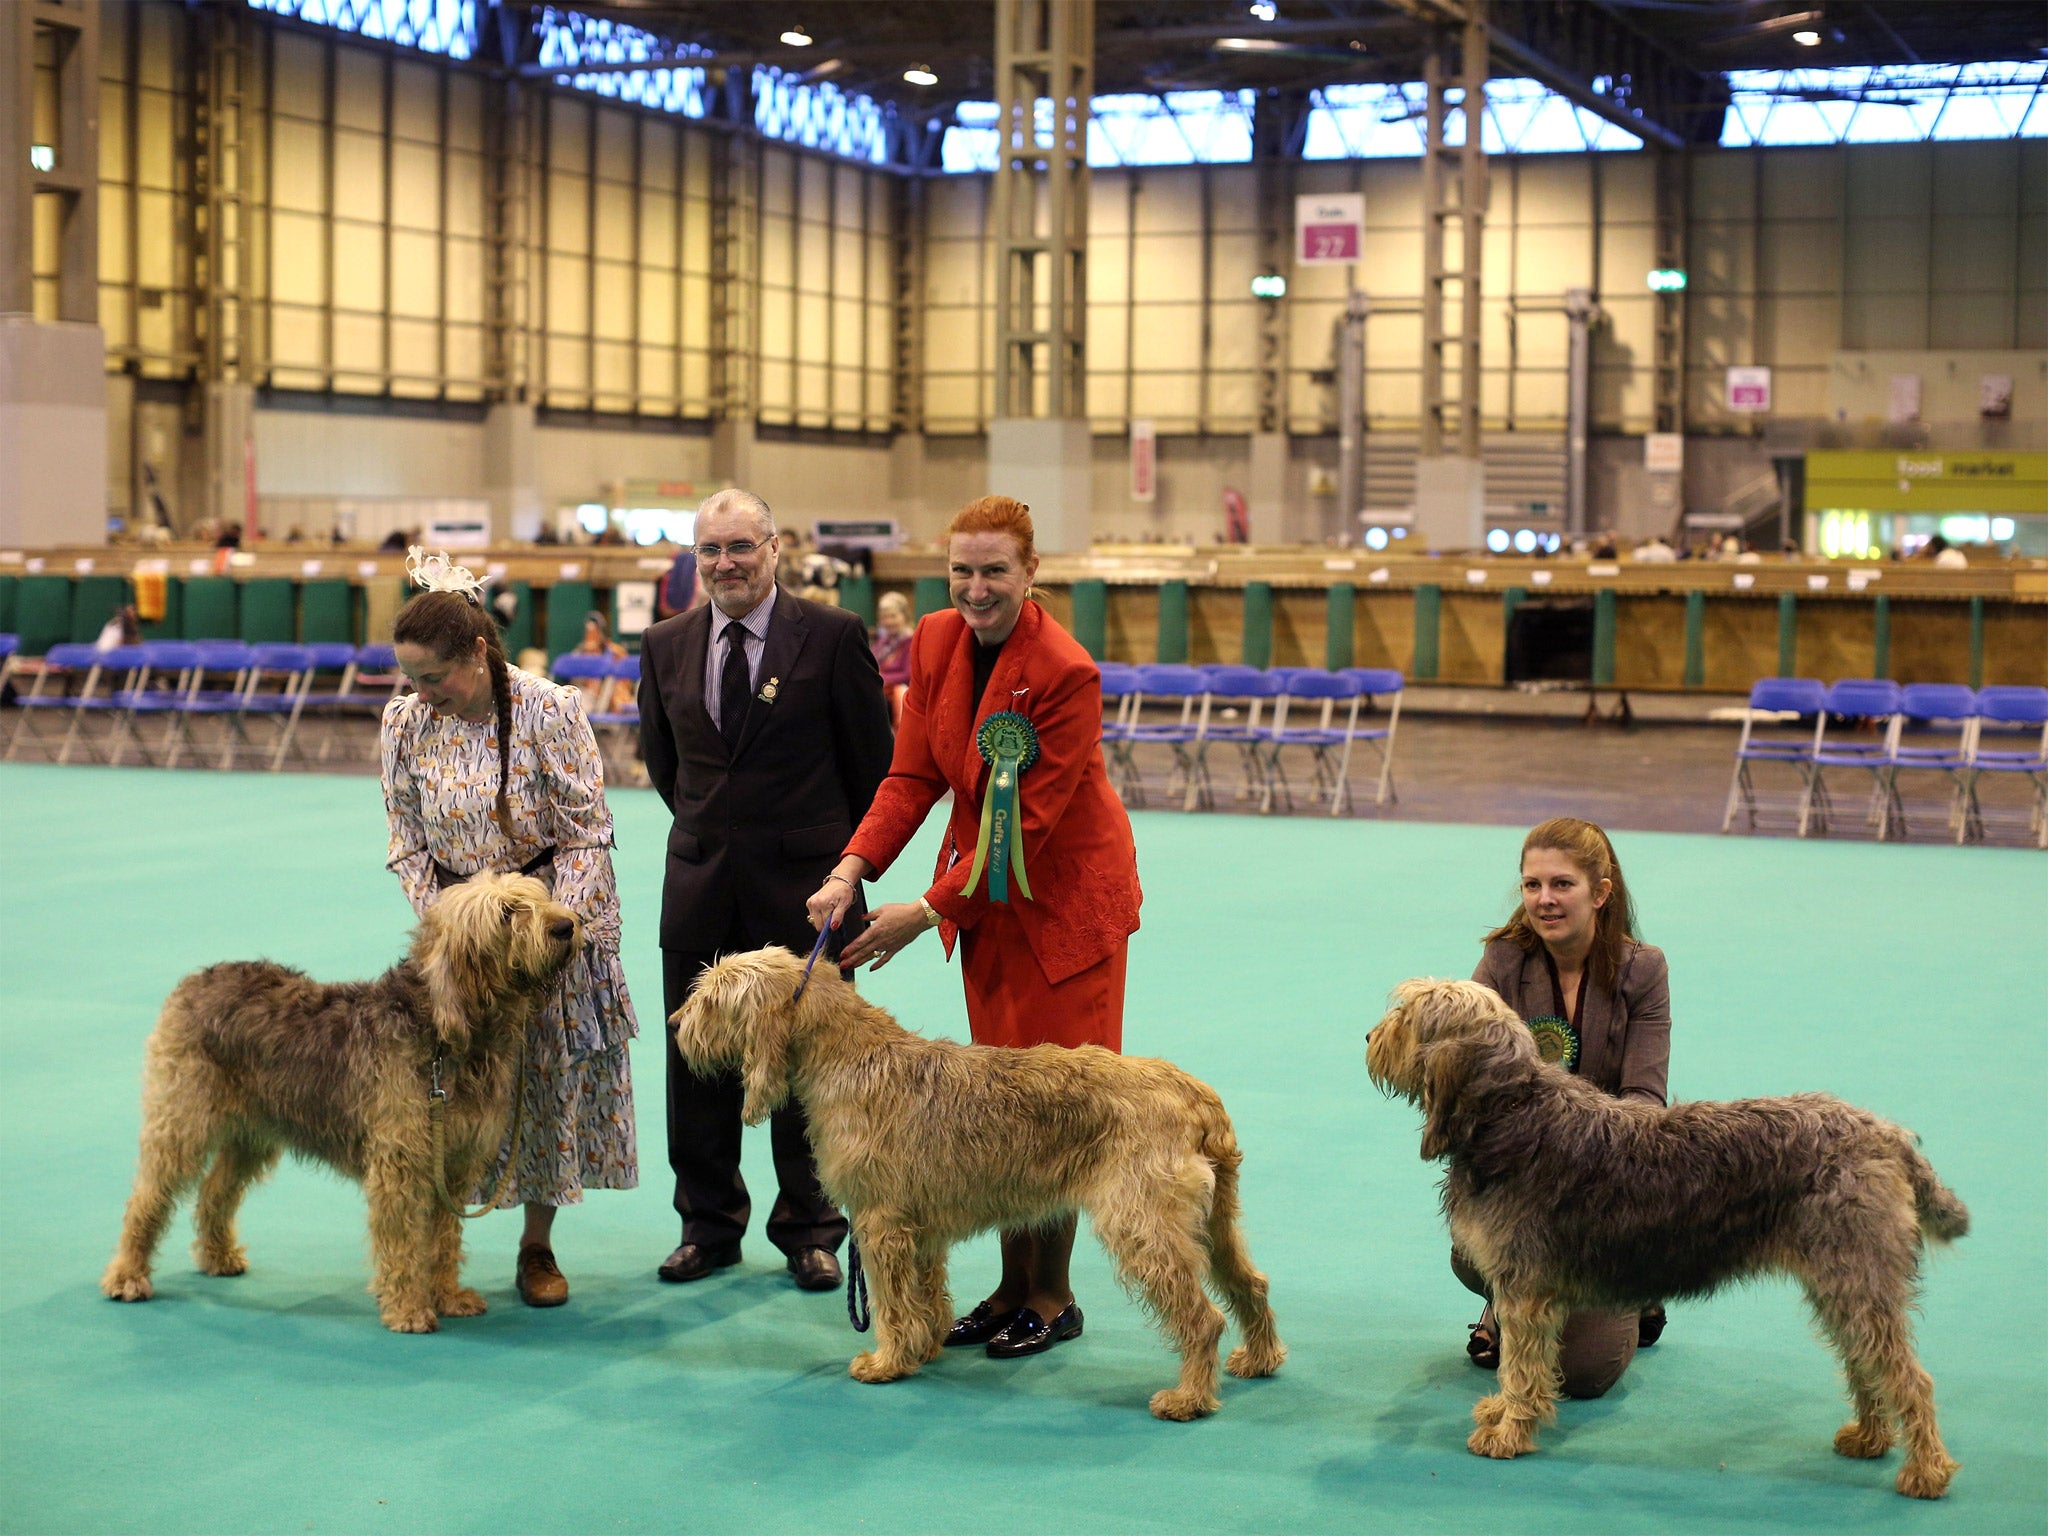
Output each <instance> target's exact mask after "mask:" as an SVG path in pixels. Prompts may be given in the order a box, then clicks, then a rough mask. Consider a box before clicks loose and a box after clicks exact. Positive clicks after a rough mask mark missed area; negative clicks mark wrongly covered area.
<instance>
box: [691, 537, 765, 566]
mask: <svg viewBox="0 0 2048 1536" xmlns="http://www.w3.org/2000/svg"><path fill="white" fill-rule="evenodd" d="M765 542H766V541H765V540H764V541H763V543H765ZM761 547H762V545H761V544H759V543H756V542H755V541H754V540H752V539H740V540H738V541H737V542H735V543H732V544H699V545H698V546H697V558H698V559H699V560H703V561H708V562H709V563H710V564H712V565H716V564H718V562H719V560H720V558H721V557H722V556H725V555H731V556H732V557H733V559H735V560H744V559H746V558H747V556H749V555H751V554H753V553H754V551H755V550H757V549H760V548H761Z"/></svg>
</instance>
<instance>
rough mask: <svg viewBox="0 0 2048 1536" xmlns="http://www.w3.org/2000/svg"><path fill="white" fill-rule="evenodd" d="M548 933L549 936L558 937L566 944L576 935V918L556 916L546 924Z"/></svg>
mask: <svg viewBox="0 0 2048 1536" xmlns="http://www.w3.org/2000/svg"><path fill="white" fill-rule="evenodd" d="M548 934H549V936H550V937H551V938H556V939H560V940H561V941H562V942H563V943H565V944H566V943H567V942H568V941H569V940H570V939H572V938H574V937H575V936H576V920H575V919H574V918H571V917H558V918H556V919H555V920H554V921H553V922H552V923H549V924H548Z"/></svg>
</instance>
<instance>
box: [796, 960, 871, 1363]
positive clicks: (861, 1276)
mask: <svg viewBox="0 0 2048 1536" xmlns="http://www.w3.org/2000/svg"><path fill="white" fill-rule="evenodd" d="M830 937H832V928H831V925H830V924H827V925H826V926H825V927H823V928H820V929H819V930H818V937H817V941H816V942H815V943H813V944H812V945H811V958H810V959H808V960H806V961H805V962H804V979H803V980H802V981H800V982H798V983H797V984H796V995H795V996H794V997H791V998H790V1001H791V1002H792V1003H793V1002H795V1001H796V1000H797V998H799V997H802V996H803V995H804V988H805V987H808V986H809V985H810V984H811V967H812V966H814V965H816V964H817V963H818V956H820V955H822V954H823V953H825V941H826V940H827V939H829V938H830ZM846 1320H847V1321H848V1322H849V1323H851V1324H853V1331H854V1332H855V1333H866V1332H867V1331H868V1328H869V1326H870V1325H871V1324H872V1323H873V1322H874V1314H873V1313H872V1312H871V1311H870V1310H869V1309H868V1277H867V1275H866V1274H865V1273H863V1272H862V1270H861V1267H860V1244H859V1243H857V1242H855V1241H854V1240H853V1234H852V1233H851V1232H849V1233H847V1234H846Z"/></svg>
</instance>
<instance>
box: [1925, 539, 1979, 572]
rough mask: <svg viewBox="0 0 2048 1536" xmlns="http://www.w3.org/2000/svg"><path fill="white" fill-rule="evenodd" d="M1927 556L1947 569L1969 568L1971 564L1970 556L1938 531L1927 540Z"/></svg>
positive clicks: (1960, 569)
mask: <svg viewBox="0 0 2048 1536" xmlns="http://www.w3.org/2000/svg"><path fill="white" fill-rule="evenodd" d="M1926 558H1928V559H1929V560H1932V561H1933V562H1934V563H1935V564H1936V565H1938V566H1940V567H1941V568H1942V569H1943V570H1945V571H1962V570H1968V569H1969V566H1970V557H1969V556H1968V555H1966V554H1964V553H1963V552H1962V551H1961V550H1960V549H1957V548H1956V547H1955V545H1953V544H1951V543H1949V541H1948V540H1947V539H1945V538H1943V537H1942V536H1941V535H1940V534H1938V533H1937V534H1936V535H1935V536H1934V537H1933V538H1931V539H1929V540H1928V541H1927V549H1926Z"/></svg>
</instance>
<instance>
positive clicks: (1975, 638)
mask: <svg viewBox="0 0 2048 1536" xmlns="http://www.w3.org/2000/svg"><path fill="white" fill-rule="evenodd" d="M1970 686H1971V687H1972V688H1982V687H1983V686H1984V599H1983V598H1981V597H1973V598H1971V599H1970Z"/></svg>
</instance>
